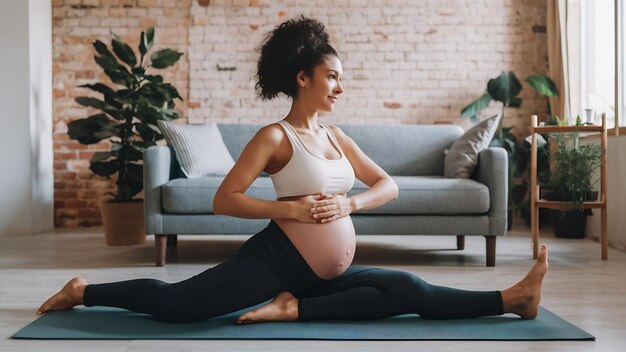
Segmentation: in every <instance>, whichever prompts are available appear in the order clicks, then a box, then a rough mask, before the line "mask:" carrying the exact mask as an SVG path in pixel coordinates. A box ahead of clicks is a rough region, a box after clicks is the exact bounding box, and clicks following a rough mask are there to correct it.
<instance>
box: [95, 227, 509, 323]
mask: <svg viewBox="0 0 626 352" xmlns="http://www.w3.org/2000/svg"><path fill="white" fill-rule="evenodd" d="M281 291H289V292H291V293H292V294H293V295H294V296H295V297H297V298H298V299H299V305H298V310H299V320H320V319H345V320H364V319H381V318H386V317H390V316H395V315H400V314H410V313H413V314H419V315H420V316H421V317H422V318H428V319H453V318H470V317H479V316H487V315H500V314H503V306H502V295H501V293H500V291H488V292H487V291H466V290H459V289H454V288H449V287H442V286H435V285H431V284H429V283H427V282H426V281H424V280H422V279H420V278H419V277H417V276H415V275H413V274H411V273H408V272H404V271H399V270H391V269H383V268H375V267H369V266H350V267H349V268H348V269H347V270H346V271H345V272H344V273H343V274H341V275H339V276H338V277H336V278H334V279H331V280H324V279H322V278H320V277H318V276H317V275H316V274H315V273H314V272H313V270H312V269H311V268H310V267H309V265H308V264H307V263H306V261H305V260H304V258H303V257H302V255H301V254H300V253H299V252H298V250H297V249H296V247H295V246H294V245H293V243H292V242H291V241H290V240H289V238H288V237H287V236H286V235H285V233H284V232H283V231H282V230H281V228H280V227H279V226H278V225H277V224H276V223H275V222H274V221H270V223H269V224H268V225H267V227H266V228H265V229H263V230H262V231H261V232H259V233H257V234H255V235H254V236H252V237H251V238H250V239H248V240H247V241H246V242H245V243H244V244H243V245H242V246H241V248H239V250H238V251H237V253H236V254H235V255H234V256H233V257H232V258H231V259H229V260H227V261H225V262H223V263H221V264H219V265H217V266H214V267H212V268H210V269H207V270H205V271H204V272H202V273H200V274H198V275H195V276H193V277H191V278H189V279H187V280H183V281H180V282H177V283H171V284H170V283H166V282H163V281H160V280H154V279H136V280H128V281H120V282H112V283H104V284H91V285H88V286H87V287H86V288H85V295H84V304H85V306H109V307H119V308H125V309H128V310H131V311H135V312H140V313H146V314H150V315H152V316H154V317H155V318H156V319H158V320H163V321H169V322H191V321H197V320H202V319H208V318H212V317H217V316H220V315H224V314H227V313H230V312H234V311H237V310H240V309H244V308H247V307H251V306H254V305H256V304H259V303H263V302H265V301H268V300H270V299H272V298H274V297H275V296H276V295H277V294H278V293H279V292H281Z"/></svg>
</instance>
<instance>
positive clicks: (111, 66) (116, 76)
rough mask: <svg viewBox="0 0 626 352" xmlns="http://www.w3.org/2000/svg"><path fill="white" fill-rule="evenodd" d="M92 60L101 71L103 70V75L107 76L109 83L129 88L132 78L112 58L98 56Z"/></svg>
mask: <svg viewBox="0 0 626 352" xmlns="http://www.w3.org/2000/svg"><path fill="white" fill-rule="evenodd" d="M93 58H94V60H95V61H96V63H97V64H98V65H100V67H102V69H104V73H106V74H107V76H109V78H110V79H111V81H113V82H115V83H117V84H122V85H125V86H127V87H130V85H131V84H132V82H133V76H132V75H131V74H130V73H129V72H128V71H127V70H126V68H125V67H124V66H122V65H120V64H119V63H118V62H117V61H116V60H115V59H114V58H110V57H107V56H98V55H94V57H93Z"/></svg>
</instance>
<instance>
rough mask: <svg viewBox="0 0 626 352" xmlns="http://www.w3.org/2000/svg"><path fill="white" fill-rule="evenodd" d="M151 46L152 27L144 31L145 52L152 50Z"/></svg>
mask: <svg viewBox="0 0 626 352" xmlns="http://www.w3.org/2000/svg"><path fill="white" fill-rule="evenodd" d="M152 44H154V27H148V29H146V51H150V49H152Z"/></svg>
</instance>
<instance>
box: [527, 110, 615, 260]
mask: <svg viewBox="0 0 626 352" xmlns="http://www.w3.org/2000/svg"><path fill="white" fill-rule="evenodd" d="M530 128H531V130H530V133H531V138H532V141H531V149H530V187H531V188H530V190H531V194H530V203H531V204H530V210H531V211H530V219H531V221H530V223H531V234H532V241H533V258H535V259H537V256H538V255H539V208H552V209H567V208H571V202H559V201H548V200H545V199H539V197H540V193H539V185H538V184H537V133H563V132H575V131H579V132H598V133H600V134H601V135H600V146H601V148H602V158H601V163H600V192H599V198H600V200H599V201H588V202H583V207H584V208H585V209H588V208H596V209H600V213H601V219H600V222H601V230H600V231H601V237H600V243H601V247H602V260H607V259H608V244H609V240H608V233H607V209H606V185H607V183H606V182H607V181H606V150H607V131H606V115H605V114H602V125H601V126H589V125H584V126H578V127H576V126H537V115H532V117H531V127H530Z"/></svg>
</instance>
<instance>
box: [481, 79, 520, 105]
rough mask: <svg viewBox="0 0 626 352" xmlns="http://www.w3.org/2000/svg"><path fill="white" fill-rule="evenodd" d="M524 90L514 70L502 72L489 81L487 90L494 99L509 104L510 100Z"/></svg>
mask: <svg viewBox="0 0 626 352" xmlns="http://www.w3.org/2000/svg"><path fill="white" fill-rule="evenodd" d="M521 91H522V84H521V83H520V81H519V80H518V79H517V77H516V76H515V74H514V73H513V72H512V71H506V72H502V74H501V75H500V76H498V77H496V78H492V79H490V80H489V82H487V92H489V95H490V96H491V98H492V99H494V100H497V101H499V102H502V103H504V105H505V106H509V104H510V102H511V101H512V100H513V99H514V98H516V97H517V95H518V94H519V93H520V92H521Z"/></svg>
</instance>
